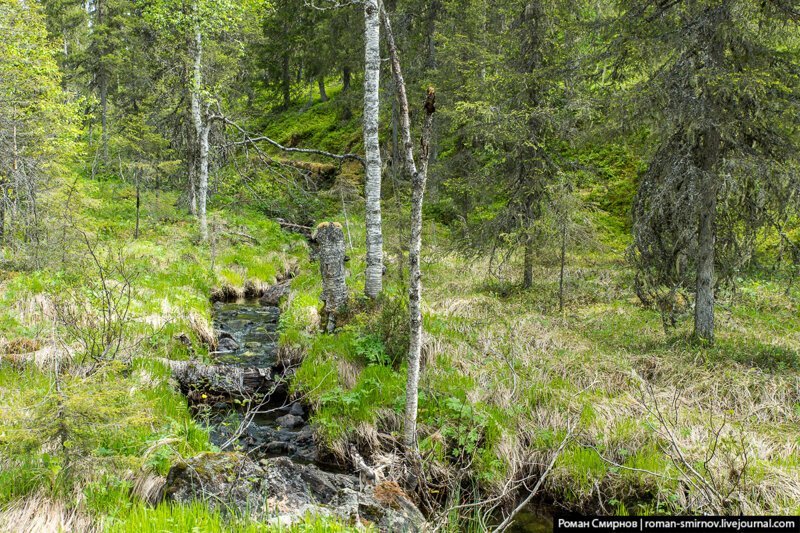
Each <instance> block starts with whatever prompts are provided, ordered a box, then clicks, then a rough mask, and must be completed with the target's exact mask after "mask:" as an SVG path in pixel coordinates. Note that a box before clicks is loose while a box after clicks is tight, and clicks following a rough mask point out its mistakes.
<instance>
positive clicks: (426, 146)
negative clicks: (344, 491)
mask: <svg viewBox="0 0 800 533" xmlns="http://www.w3.org/2000/svg"><path fill="white" fill-rule="evenodd" d="M383 23H384V27H385V28H386V42H387V44H388V48H389V55H390V57H391V61H392V72H393V74H394V82H395V88H396V89H397V99H398V102H399V104H400V129H401V134H402V138H403V148H404V149H403V152H404V154H403V156H404V157H403V160H404V163H405V166H406V171H407V172H408V173H409V174H410V175H411V187H412V189H411V243H410V246H409V251H408V263H409V289H408V300H409V301H408V308H409V325H410V336H409V343H408V374H407V376H406V409H405V421H404V432H403V444H404V445H405V447H406V452H407V453H408V454H409V455H408V457H410V458H411V459H412V462H415V459H416V457H417V455H418V453H417V409H418V406H419V367H420V358H421V356H422V270H421V268H420V266H421V255H422V203H423V200H424V197H425V184H426V182H427V179H428V156H429V152H430V141H431V130H432V126H433V113H434V111H436V106H435V100H436V93H435V91H434V89H433V87H429V88H428V95H427V98H426V99H425V122H424V124H423V127H422V139H421V140H420V160H419V161H420V164H419V168H417V166H416V163H415V162H414V148H413V145H412V144H411V126H410V119H409V114H408V98H407V96H406V86H405V81H404V80H403V72H402V69H401V68H400V59H399V58H398V55H397V46H396V45H395V42H394V35H393V34H392V26H391V22H390V21H389V18H388V16H386V13H383Z"/></svg>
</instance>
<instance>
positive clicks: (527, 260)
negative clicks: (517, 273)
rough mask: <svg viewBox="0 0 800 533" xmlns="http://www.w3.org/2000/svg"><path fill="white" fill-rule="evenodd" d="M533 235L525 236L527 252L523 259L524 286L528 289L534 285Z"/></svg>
mask: <svg viewBox="0 0 800 533" xmlns="http://www.w3.org/2000/svg"><path fill="white" fill-rule="evenodd" d="M533 253H534V250H533V237H531V236H530V235H527V236H526V237H525V253H524V261H523V266H522V270H523V276H522V286H523V287H524V288H526V289H530V288H531V287H533Z"/></svg>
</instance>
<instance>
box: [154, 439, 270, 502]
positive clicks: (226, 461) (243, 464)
mask: <svg viewBox="0 0 800 533" xmlns="http://www.w3.org/2000/svg"><path fill="white" fill-rule="evenodd" d="M263 478H264V471H263V469H262V468H261V467H260V466H259V465H257V464H256V463H254V462H253V461H252V460H250V458H248V457H247V456H246V455H242V454H238V453H211V452H206V453H201V454H200V455H198V456H196V457H192V458H191V459H187V460H185V461H180V462H179V463H177V464H176V465H174V466H173V467H172V468H171V469H170V471H169V474H167V482H166V485H165V492H164V495H165V497H166V499H168V500H170V501H174V502H179V503H188V502H190V501H192V500H205V501H208V502H209V504H210V505H212V506H213V505H216V503H220V504H224V505H230V506H233V507H237V508H242V509H245V508H255V509H260V508H262V506H263V499H262V497H261V493H262V490H263V487H262V483H263ZM215 502H216V503H215Z"/></svg>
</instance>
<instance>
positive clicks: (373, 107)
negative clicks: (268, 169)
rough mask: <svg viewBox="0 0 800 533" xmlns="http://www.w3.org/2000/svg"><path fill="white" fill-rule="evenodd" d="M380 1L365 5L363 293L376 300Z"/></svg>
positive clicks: (379, 279) (379, 278) (379, 270)
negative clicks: (365, 231) (365, 237)
mask: <svg viewBox="0 0 800 533" xmlns="http://www.w3.org/2000/svg"><path fill="white" fill-rule="evenodd" d="M379 15H380V13H379V11H378V1H377V0H366V1H365V2H364V20H365V31H364V37H365V39H364V40H365V72H364V151H365V152H366V154H365V155H366V172H365V174H366V176H365V179H364V181H365V184H364V187H365V196H366V229H367V268H366V274H365V278H366V279H365V281H364V293H365V294H366V295H367V296H368V297H369V298H376V297H377V296H378V295H379V294H380V293H381V290H382V288H383V233H382V229H381V154H380V146H379V145H378V110H379V100H378V98H379V95H378V85H379V80H380V70H381V56H380V42H379V40H380V18H379Z"/></svg>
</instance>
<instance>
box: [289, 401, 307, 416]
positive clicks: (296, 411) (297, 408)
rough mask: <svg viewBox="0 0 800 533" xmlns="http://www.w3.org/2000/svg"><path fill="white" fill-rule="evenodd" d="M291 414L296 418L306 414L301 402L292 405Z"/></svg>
mask: <svg viewBox="0 0 800 533" xmlns="http://www.w3.org/2000/svg"><path fill="white" fill-rule="evenodd" d="M289 414H292V415H295V416H303V415H305V414H306V410H305V409H303V405H302V404H301V403H300V402H294V403H293V404H292V408H291V409H289Z"/></svg>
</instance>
